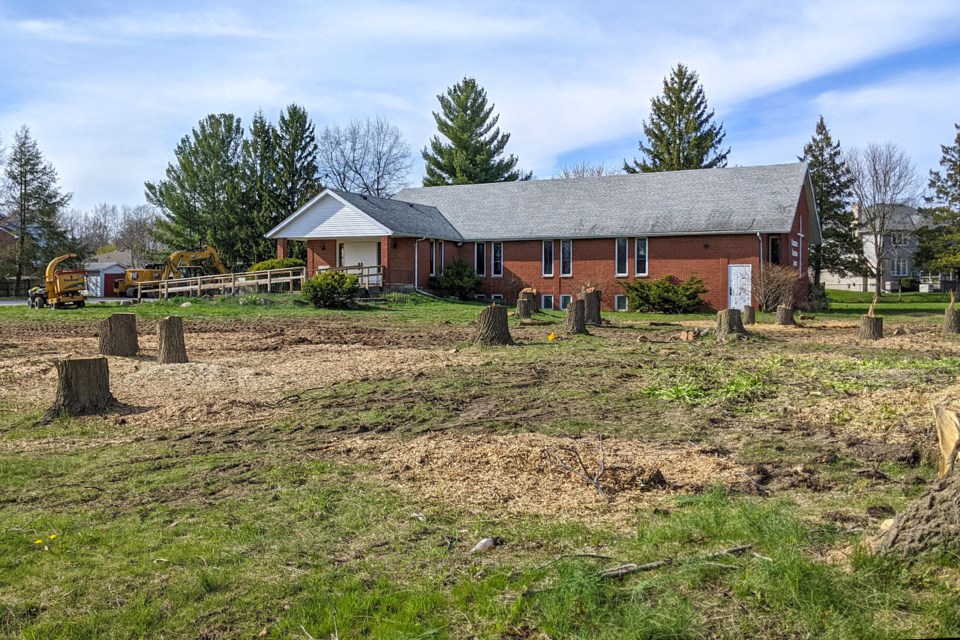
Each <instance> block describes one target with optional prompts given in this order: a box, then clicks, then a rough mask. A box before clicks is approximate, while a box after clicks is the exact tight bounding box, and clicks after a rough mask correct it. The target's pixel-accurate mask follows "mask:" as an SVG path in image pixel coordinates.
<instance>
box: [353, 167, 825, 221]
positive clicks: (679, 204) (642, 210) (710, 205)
mask: <svg viewBox="0 0 960 640" xmlns="http://www.w3.org/2000/svg"><path fill="white" fill-rule="evenodd" d="M806 175H807V165H806V164H804V163H793V164H780V165H770V166H762V167H733V168H728V169H701V170H693V171H672V172H666V173H645V174H635V175H620V176H608V177H601V178H573V179H567V180H531V181H528V182H500V183H493V184H476V185H457V186H449V187H425V188H410V189H404V190H403V191H401V192H400V193H399V194H397V196H396V200H401V201H405V202H412V203H416V204H420V205H427V206H429V207H432V209H430V210H431V211H437V210H439V211H437V215H439V213H440V212H442V213H443V215H442V216H440V217H441V218H446V220H448V221H449V224H450V225H452V228H453V229H454V230H455V231H459V234H460V236H462V239H464V240H511V239H521V238H531V239H536V238H573V237H581V238H582V237H587V238H589V237H594V238H598V237H600V238H602V237H617V236H627V235H629V236H633V235H649V236H656V235H678V234H723V233H756V232H762V233H788V232H789V231H790V228H791V226H792V224H793V219H794V215H795V213H796V210H797V203H798V200H799V197H800V193H801V191H802V189H803V188H804V186H805V180H806ZM338 194H339V195H341V196H344V197H346V194H344V193H342V192H338ZM350 195H353V194H350ZM811 195H812V194H811ZM355 197H359V196H355ZM378 200H382V199H378ZM387 202H390V201H387ZM811 206H812V204H811ZM360 208H361V209H362V210H363V211H365V212H367V213H370V214H371V215H374V214H373V213H372V212H371V211H370V209H369V208H368V207H360ZM374 217H376V216H374ZM378 219H379V218H378ZM382 222H383V224H385V225H386V226H388V227H390V228H394V227H393V225H391V224H389V223H387V222H386V221H382ZM805 226H806V225H805ZM417 233H420V232H419V231H418V232H417ZM423 235H432V236H435V237H443V236H440V235H436V234H433V233H424V234H423ZM811 235H814V234H813V230H811ZM815 235H816V236H817V237H819V233H816V234H815Z"/></svg>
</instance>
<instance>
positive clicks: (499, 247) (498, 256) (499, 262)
mask: <svg viewBox="0 0 960 640" xmlns="http://www.w3.org/2000/svg"><path fill="white" fill-rule="evenodd" d="M490 272H491V274H492V275H493V277H494V278H498V277H500V276H502V275H503V243H502V242H494V243H493V264H491V265H490Z"/></svg>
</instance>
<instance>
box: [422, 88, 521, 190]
mask: <svg viewBox="0 0 960 640" xmlns="http://www.w3.org/2000/svg"><path fill="white" fill-rule="evenodd" d="M437 100H439V101H440V113H437V112H433V119H434V120H435V121H436V123H437V131H438V132H439V134H440V135H435V136H433V138H431V140H430V145H429V147H426V148H424V149H423V150H422V151H421V155H422V156H423V160H424V162H426V174H427V175H426V176H424V178H423V186H425V187H435V186H441V185H448V184H479V183H484V182H512V181H514V180H529V179H530V177H531V176H532V173H525V174H524V173H522V172H520V171H518V170H517V169H516V166H517V158H516V157H515V156H513V154H511V155H509V156H507V157H503V153H504V149H505V148H506V146H507V142H509V141H510V134H509V133H500V129H499V128H497V122H498V121H499V120H500V116H499V115H493V108H494V106H495V105H493V104H490V105H489V106H488V105H487V92H486V90H484V89H483V88H482V87H481V86H480V85H478V84H477V81H476V80H475V79H474V78H464V79H463V80H462V81H460V82H458V83H457V84H455V85H453V86H452V87H450V88H449V89H447V93H446V94H445V95H443V94H441V95H438V96H437ZM441 136H443V138H446V142H445V141H444V140H443V138H441Z"/></svg>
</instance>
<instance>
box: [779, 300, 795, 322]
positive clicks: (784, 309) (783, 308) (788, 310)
mask: <svg viewBox="0 0 960 640" xmlns="http://www.w3.org/2000/svg"><path fill="white" fill-rule="evenodd" d="M776 324H782V325H795V324H797V323H796V322H794V321H793V307H792V306H787V305H785V304H781V305H777V320H776Z"/></svg>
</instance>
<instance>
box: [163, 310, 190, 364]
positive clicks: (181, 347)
mask: <svg viewBox="0 0 960 640" xmlns="http://www.w3.org/2000/svg"><path fill="white" fill-rule="evenodd" d="M157 339H158V343H159V346H160V349H159V355H158V356H157V362H159V363H160V364H180V363H183V362H189V360H187V346H186V344H184V341H183V318H181V317H180V316H170V317H167V318H164V319H163V320H161V321H160V323H159V331H158V335H157Z"/></svg>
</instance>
